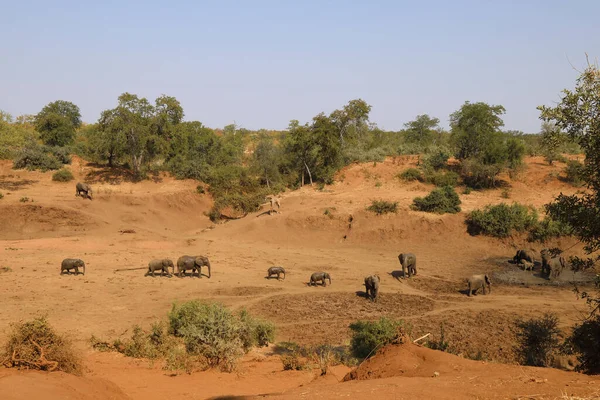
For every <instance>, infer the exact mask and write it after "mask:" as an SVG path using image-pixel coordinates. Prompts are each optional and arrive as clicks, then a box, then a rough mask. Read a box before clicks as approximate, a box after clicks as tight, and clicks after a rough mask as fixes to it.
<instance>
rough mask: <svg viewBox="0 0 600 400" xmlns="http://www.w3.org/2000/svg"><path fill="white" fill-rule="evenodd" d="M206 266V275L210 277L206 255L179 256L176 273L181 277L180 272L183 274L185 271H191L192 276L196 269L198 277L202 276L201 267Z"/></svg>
mask: <svg viewBox="0 0 600 400" xmlns="http://www.w3.org/2000/svg"><path fill="white" fill-rule="evenodd" d="M204 266H206V267H207V268H208V277H209V278H210V276H211V272H210V261H209V260H208V257H206V256H181V257H179V259H178V260H177V275H178V276H179V277H180V278H181V277H182V274H183V275H185V271H189V270H191V271H192V276H193V275H194V272H196V271H198V278H201V277H202V267H204Z"/></svg>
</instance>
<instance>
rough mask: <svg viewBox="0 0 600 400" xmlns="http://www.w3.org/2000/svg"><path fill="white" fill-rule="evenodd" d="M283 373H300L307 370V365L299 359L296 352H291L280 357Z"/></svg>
mask: <svg viewBox="0 0 600 400" xmlns="http://www.w3.org/2000/svg"><path fill="white" fill-rule="evenodd" d="M280 358H281V363H282V364H283V370H284V371H302V370H303V369H306V368H307V366H308V365H307V364H306V362H305V361H303V360H302V359H301V358H300V354H299V353H298V352H291V353H289V354H283V355H282V356H280Z"/></svg>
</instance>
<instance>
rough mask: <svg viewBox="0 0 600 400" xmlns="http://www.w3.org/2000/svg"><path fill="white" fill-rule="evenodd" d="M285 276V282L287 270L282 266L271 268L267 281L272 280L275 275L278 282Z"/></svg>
mask: <svg viewBox="0 0 600 400" xmlns="http://www.w3.org/2000/svg"><path fill="white" fill-rule="evenodd" d="M282 274H283V280H285V269H284V268H283V267H280V266H274V267H270V268H269V269H268V270H267V279H271V277H272V276H273V275H277V280H279V279H280V276H281V275H282Z"/></svg>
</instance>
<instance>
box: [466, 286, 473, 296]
mask: <svg viewBox="0 0 600 400" xmlns="http://www.w3.org/2000/svg"><path fill="white" fill-rule="evenodd" d="M471 293H472V291H471V284H470V283H469V288H468V292H467V296H469V297H471Z"/></svg>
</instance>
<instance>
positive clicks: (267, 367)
mask: <svg viewBox="0 0 600 400" xmlns="http://www.w3.org/2000/svg"><path fill="white" fill-rule="evenodd" d="M416 161H417V158H416V157H398V158H396V159H388V160H386V161H385V162H383V163H377V164H375V165H374V164H373V163H368V164H355V165H351V166H349V167H347V168H345V170H344V171H342V172H341V173H340V174H339V176H338V180H337V181H336V183H335V184H334V185H331V186H327V187H326V188H325V190H323V191H318V190H316V188H312V187H304V188H303V189H301V190H298V191H294V192H288V193H285V194H283V200H282V208H281V210H280V211H281V213H279V214H273V215H264V214H263V215H260V214H261V212H257V213H255V214H251V215H248V216H247V217H245V218H243V219H240V220H232V221H229V222H227V223H224V224H217V225H214V224H212V223H211V222H210V220H209V219H208V218H207V217H206V216H205V214H204V213H205V212H206V211H208V210H209V209H210V207H211V205H212V200H211V199H210V196H209V195H199V194H197V193H196V185H197V182H194V181H191V180H180V181H178V180H174V179H172V178H170V177H168V176H161V177H158V179H155V180H147V181H143V182H141V183H131V182H129V181H127V180H126V179H125V178H126V177H119V175H118V174H116V173H114V172H111V171H108V170H103V169H99V168H96V167H93V166H90V165H88V164H87V163H86V162H85V161H82V160H80V159H78V158H75V159H74V161H73V165H72V166H71V169H72V171H73V173H74V175H75V176H76V180H80V181H88V182H90V183H91V184H92V186H93V187H94V194H95V196H94V200H91V201H90V200H86V199H82V198H81V197H75V196H74V192H75V183H74V182H70V183H57V182H52V180H51V175H52V174H51V173H50V172H49V173H41V172H29V171H23V170H18V171H15V170H12V169H11V163H10V162H5V161H2V162H0V192H1V193H3V194H4V198H3V199H1V200H0V267H8V268H9V270H8V271H7V272H2V271H3V270H2V269H0V277H1V279H0V298H1V299H2V306H3V307H2V312H1V313H0V341H3V340H4V339H6V335H7V334H8V330H9V324H10V323H11V322H14V321H18V320H26V319H30V318H32V317H35V316H38V315H41V314H43V315H47V317H48V319H49V321H50V322H51V323H52V324H53V326H55V327H56V328H57V329H58V330H60V331H62V332H66V333H67V334H69V335H70V336H71V337H73V338H74V339H75V340H76V345H77V346H78V347H79V348H80V349H81V351H82V352H83V353H84V359H85V366H86V372H85V373H84V375H83V377H74V376H69V375H66V374H62V373H40V372H26V371H14V370H6V369H1V368H0V393H1V394H2V395H1V396H0V398H2V399H5V398H11V399H12V398H29V399H36V398H44V399H53V398H57V399H58V398H61V399H63V398H74V399H75V398H77V399H88V398H89V399H96V398H98V399H99V398H113V399H123V398H132V399H148V400H151V399H164V398H169V399H184V398H185V399H203V398H210V397H217V396H232V395H236V396H243V395H246V396H253V395H261V394H273V396H274V397H285V398H317V397H318V398H338V397H347V398H366V397H369V398H371V397H373V396H375V398H396V399H400V398H412V399H415V398H424V399H425V398H465V399H467V398H468V399H474V398H515V399H516V398H523V399H524V398H532V399H541V398H549V399H550V398H561V396H562V393H564V392H568V393H571V391H573V393H576V394H578V395H587V396H590V395H593V394H594V393H598V390H599V389H600V386H599V385H600V381H598V380H597V379H596V378H593V377H586V376H584V375H581V374H576V373H573V372H564V371H559V370H555V369H535V368H524V367H520V366H516V365H514V351H513V345H514V332H513V331H512V328H511V327H512V323H513V322H514V320H515V319H516V318H519V317H531V316H539V315H541V314H542V313H543V312H544V311H553V312H556V313H557V314H558V315H559V317H560V323H561V327H563V328H567V327H568V326H571V325H572V324H573V323H575V322H577V321H578V320H579V319H580V317H581V315H582V312H583V311H585V309H586V308H585V304H584V303H583V302H582V301H580V300H577V298H576V296H575V295H574V294H573V292H572V291H571V290H570V288H569V287H562V288H561V287H551V286H537V285H513V286H506V285H502V284H499V283H494V285H493V288H492V294H491V295H489V296H481V295H479V296H474V297H472V298H467V297H466V296H465V295H464V294H463V293H461V292H460V291H461V290H464V289H465V286H464V283H463V281H464V278H465V277H467V276H469V275H471V274H473V273H484V272H487V273H492V272H495V271H499V270H502V269H503V268H504V269H505V268H508V266H506V265H505V266H503V265H501V261H502V260H507V259H509V258H511V257H512V256H513V255H514V253H515V250H516V249H517V248H518V247H522V246H526V247H533V248H534V249H536V250H540V249H541V245H539V244H530V243H527V242H526V240H525V238H524V237H514V238H510V239H506V240H502V241H500V240H497V239H492V238H486V237H472V236H470V235H468V234H467V232H466V229H465V225H464V219H465V213H466V212H469V211H471V210H473V209H476V208H481V207H483V206H484V205H486V204H496V203H500V202H509V203H510V202H512V201H518V202H520V203H525V204H531V205H533V206H534V207H536V208H538V209H539V210H540V211H541V208H542V206H543V205H544V204H545V203H547V202H549V201H550V200H552V198H553V197H554V196H556V195H557V194H559V193H560V192H563V193H574V192H576V191H577V189H576V188H573V187H571V186H570V185H568V184H566V183H564V182H562V181H561V180H560V179H558V174H559V171H561V169H562V168H563V167H564V164H561V163H556V165H554V166H548V165H546V164H544V162H543V160H542V159H541V158H538V157H536V158H529V159H527V169H526V170H525V171H524V172H523V173H522V174H521V176H519V177H517V178H516V179H515V180H511V179H510V178H509V177H507V176H505V177H503V179H505V180H506V181H507V182H508V183H509V184H510V190H509V192H510V199H508V200H507V199H504V198H502V196H501V193H502V189H497V190H490V191H482V192H477V191H474V192H472V193H470V194H468V195H465V194H461V195H460V197H461V200H462V202H463V204H462V209H463V212H461V213H459V214H456V215H443V216H439V215H430V214H424V213H419V212H415V211H411V210H410V209H409V206H410V204H411V202H412V199H413V198H414V197H416V196H424V195H426V194H427V193H428V192H429V191H430V190H431V189H432V186H431V185H425V184H422V183H406V182H403V181H401V180H399V179H398V178H396V175H397V174H398V173H399V172H401V171H402V170H404V169H406V168H409V167H411V166H415V165H416ZM118 178H122V180H121V181H120V182H115V179H117V180H118ZM106 180H110V181H106ZM458 191H459V193H460V192H461V189H459V190H458ZM23 197H27V198H29V199H30V201H28V202H21V201H20V199H21V198H23ZM373 199H385V200H393V201H398V202H399V205H400V211H399V212H398V213H397V214H392V215H385V216H375V215H373V214H371V213H369V212H367V211H366V210H365V208H366V207H367V206H368V205H369V204H370V203H371V200H373ZM31 200H32V201H31ZM326 208H328V209H330V213H329V214H330V215H325V214H324V211H325V209H326ZM263 211H264V210H263ZM350 216H352V222H351V223H350V222H349V221H350ZM126 230H133V231H135V233H121V231H126ZM547 246H560V247H562V248H563V249H568V251H567V254H568V255H571V254H581V246H580V245H577V244H576V242H575V241H574V240H572V239H561V240H556V241H553V242H552V243H549V244H547ZM406 251H410V252H413V253H415V254H417V257H418V260H419V264H418V273H419V274H418V275H417V276H416V277H414V278H411V280H409V281H406V280H398V279H395V278H394V276H393V274H392V273H393V272H394V271H397V270H398V269H399V265H398V259H397V256H398V254H399V253H400V252H406ZM183 254H190V255H193V254H203V255H207V256H209V257H210V259H211V263H212V265H213V276H212V278H211V279H206V278H202V279H197V278H181V279H180V278H176V277H174V278H160V277H156V278H151V277H144V276H143V275H144V273H145V271H144V268H145V266H146V265H147V263H148V261H149V260H150V259H153V258H164V257H169V258H171V259H173V260H175V259H177V257H179V256H180V255H183ZM67 257H77V258H82V259H84V260H85V261H86V264H87V271H86V274H85V276H83V275H79V276H61V275H59V266H60V262H61V260H62V259H63V258H67ZM499 260H500V263H499ZM271 265H283V266H284V267H285V268H286V269H287V271H288V274H287V277H286V280H285V281H277V280H266V279H265V278H264V277H265V273H266V269H267V268H268V267H269V266H271ZM133 268H139V269H137V270H125V269H133ZM318 270H325V271H329V272H330V273H331V275H332V280H333V284H332V285H331V286H327V287H308V286H306V282H307V280H308V277H309V276H310V274H311V273H312V272H314V271H318ZM373 273H377V274H379V275H380V276H381V278H382V287H381V298H380V301H379V302H377V303H371V302H368V301H367V300H365V299H364V298H362V297H360V296H357V294H356V293H357V292H358V291H361V290H363V289H364V287H363V286H362V282H363V278H364V276H366V275H369V274H373ZM196 298H200V299H207V300H216V301H220V302H222V303H224V304H226V305H227V306H230V307H232V308H234V309H239V308H241V307H246V308H248V309H249V310H250V311H251V312H252V313H253V314H254V315H257V316H259V317H263V318H266V319H269V320H271V321H273V322H274V323H275V324H276V326H277V328H278V334H277V340H278V341H296V342H298V343H301V344H313V343H314V344H316V343H331V344H346V343H347V342H348V339H349V331H348V324H349V323H350V322H353V321H355V320H357V319H359V318H362V319H374V318H378V317H380V316H390V317H394V318H401V319H404V320H405V321H406V322H407V323H409V324H410V325H411V326H412V335H413V336H414V337H417V336H421V335H422V334H424V333H428V332H431V333H432V337H434V338H435V337H436V335H438V334H439V327H440V323H442V322H443V323H444V327H445V330H446V334H447V338H448V340H449V341H450V343H451V345H452V346H453V347H454V348H455V350H456V352H457V353H460V354H462V355H464V356H468V355H471V356H472V355H474V354H476V353H477V352H480V353H481V355H482V356H483V358H485V359H487V360H490V361H488V362H487V363H485V362H476V361H471V360H467V359H464V358H462V357H456V356H451V355H448V354H445V353H439V352H433V351H430V350H427V349H422V348H419V347H414V348H413V347H409V348H403V349H401V350H395V349H389V350H386V353H385V354H383V355H382V357H383V358H381V359H384V360H387V361H385V362H384V363H383V364H380V365H375V364H374V363H375V362H376V360H374V361H373V362H370V363H369V365H371V364H373V365H372V367H373V371H376V373H375V374H376V375H378V376H381V378H380V379H373V380H366V381H363V380H360V381H352V382H344V383H339V381H341V379H342V378H343V376H344V375H345V374H346V373H347V372H348V371H349V369H347V368H346V367H334V368H333V374H328V375H327V376H325V377H319V378H316V380H315V377H316V375H317V372H316V371H315V370H313V371H301V372H298V371H295V372H291V371H282V366H281V362H280V361H279V357H278V356H277V355H275V354H273V352H272V350H271V349H266V350H262V351H257V352H254V353H251V354H250V355H248V356H247V357H246V358H245V359H244V361H243V362H242V363H241V365H240V368H239V370H238V371H237V373H232V374H227V373H221V372H215V371H206V372H199V373H194V374H192V375H187V374H182V375H178V376H170V375H169V374H168V373H167V372H166V371H163V370H162V369H161V365H160V363H159V362H157V363H156V365H150V364H149V362H148V361H143V360H134V359H130V358H125V357H123V356H122V355H120V354H115V353H97V352H94V351H93V350H91V349H90V348H89V342H88V341H89V338H90V337H91V335H92V334H93V335H95V336H96V337H100V338H106V339H116V338H119V337H121V338H123V337H127V336H129V335H130V334H131V328H132V326H133V325H135V324H138V325H141V326H143V327H149V326H150V324H151V323H152V322H155V321H158V320H162V319H164V317H165V315H166V313H167V312H168V311H169V309H170V308H171V305H172V304H173V302H174V301H183V300H189V299H196ZM396 351H398V352H399V353H395V352H396ZM411 354H412V355H411ZM384 356H385V357H384ZM378 357H379V356H378ZM404 358H406V360H404ZM423 358H425V359H426V362H425V363H424V364H423V363H422V366H421V367H419V368H417V369H414V368H413V369H412V370H411V369H410V368H409V367H410V365H409V364H410V360H413V364H414V363H416V362H421V361H419V360H421V359H423ZM397 359H398V360H397ZM402 360H404V361H402ZM491 361H504V362H507V363H512V364H513V365H506V364H499V363H497V362H491ZM403 362H408V363H409V364H402V363H403ZM385 363H389V365H390V368H389V370H386V367H385V365H388V364H385ZM407 365H408V366H407ZM420 365H421V364H420ZM455 366H458V367H456V368H455ZM402 368H405V369H407V371H412V372H407V373H405V374H403V375H402V376H399V375H397V373H396V372H395V371H397V369H402ZM457 368H458V369H457ZM431 369H434V370H435V371H437V372H439V373H440V376H439V377H437V378H432V377H431V376H429V375H428V374H429V373H430V372H431ZM416 371H422V375H420V374H421V372H418V373H417V372H416ZM425 375H427V376H425ZM532 379H533V380H532ZM544 379H547V381H544ZM313 380H314V381H313ZM311 382H312V383H311ZM277 393H279V394H277ZM281 393H283V394H281ZM5 396H8V397H5ZM10 396H13V397H10ZM69 396H71V397H69ZM528 396H529V397H528Z"/></svg>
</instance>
